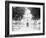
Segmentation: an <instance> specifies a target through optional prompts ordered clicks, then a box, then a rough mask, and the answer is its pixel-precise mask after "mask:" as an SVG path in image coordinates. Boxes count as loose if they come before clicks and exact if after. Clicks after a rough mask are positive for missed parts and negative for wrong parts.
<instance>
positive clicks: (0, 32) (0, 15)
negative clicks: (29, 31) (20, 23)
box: [0, 0, 46, 38]
mask: <svg viewBox="0 0 46 38" xmlns="http://www.w3.org/2000/svg"><path fill="white" fill-rule="evenodd" d="M17 1H27V2H42V3H44V2H45V0H17ZM45 19H46V18H45ZM4 36H5V0H0V38H4ZM12 38H13V37H12ZM14 38H46V35H44V36H43V35H42V36H28V37H27V36H25V37H14Z"/></svg>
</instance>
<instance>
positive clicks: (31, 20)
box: [7, 3, 44, 35]
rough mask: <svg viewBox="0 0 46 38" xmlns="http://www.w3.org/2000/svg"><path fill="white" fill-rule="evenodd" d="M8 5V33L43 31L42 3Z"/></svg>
mask: <svg viewBox="0 0 46 38" xmlns="http://www.w3.org/2000/svg"><path fill="white" fill-rule="evenodd" d="M8 7H9V8H8V9H9V27H8V29H9V32H8V33H9V35H19V34H20V35H21V34H22V35H23V34H40V33H43V27H44V26H43V25H44V24H43V18H44V17H43V12H44V11H43V5H40V4H39V5H37V4H21V3H20V4H19V3H9V6H8ZM7 13H8V12H7Z"/></svg>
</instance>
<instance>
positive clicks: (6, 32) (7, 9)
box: [5, 1, 45, 37]
mask: <svg viewBox="0 0 46 38" xmlns="http://www.w3.org/2000/svg"><path fill="white" fill-rule="evenodd" d="M10 3H17V4H32V5H43V33H34V34H18V35H10V34H9V4H10ZM44 34H45V3H37V2H19V1H5V37H18V36H37V35H44Z"/></svg>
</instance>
